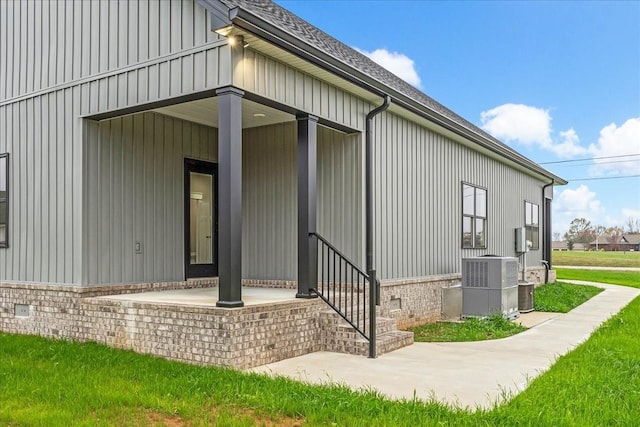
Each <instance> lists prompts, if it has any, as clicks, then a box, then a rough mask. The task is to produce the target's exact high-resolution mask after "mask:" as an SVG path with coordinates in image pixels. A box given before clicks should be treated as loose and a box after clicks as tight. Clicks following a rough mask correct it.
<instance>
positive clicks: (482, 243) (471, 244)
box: [462, 183, 487, 248]
mask: <svg viewBox="0 0 640 427" xmlns="http://www.w3.org/2000/svg"><path fill="white" fill-rule="evenodd" d="M486 235H487V190H486V189H484V188H480V187H475V186H473V185H470V184H465V183H463V184H462V247H463V248H486V247H487V241H486V240H487V239H486Z"/></svg>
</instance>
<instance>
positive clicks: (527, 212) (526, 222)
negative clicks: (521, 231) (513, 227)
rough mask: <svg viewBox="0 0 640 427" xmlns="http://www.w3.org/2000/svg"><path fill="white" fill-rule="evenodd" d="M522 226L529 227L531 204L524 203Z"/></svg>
mask: <svg viewBox="0 0 640 427" xmlns="http://www.w3.org/2000/svg"><path fill="white" fill-rule="evenodd" d="M524 225H531V203H529V202H524Z"/></svg>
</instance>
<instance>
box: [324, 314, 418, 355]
mask: <svg viewBox="0 0 640 427" xmlns="http://www.w3.org/2000/svg"><path fill="white" fill-rule="evenodd" d="M376 326H377V328H376V329H377V339H376V353H377V355H381V354H385V353H388V352H390V351H393V350H397V349H399V348H402V347H405V346H407V345H411V344H413V332H407V331H399V330H398V329H397V326H396V321H395V320H394V319H390V318H385V317H379V318H377V322H376ZM320 327H321V328H322V335H321V341H322V348H323V349H324V350H325V351H334V352H337V353H347V354H357V355H362V356H368V355H369V341H368V340H366V339H365V338H364V337H363V336H362V335H361V334H360V333H359V332H358V331H356V329H355V328H354V327H352V326H351V325H349V324H348V323H347V322H346V321H345V320H344V319H343V318H342V317H340V315H338V314H337V313H336V312H334V311H333V310H327V311H324V312H322V313H321V316H320ZM365 332H367V333H368V330H367V331H365Z"/></svg>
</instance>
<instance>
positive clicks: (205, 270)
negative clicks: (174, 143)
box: [184, 159, 218, 278]
mask: <svg viewBox="0 0 640 427" xmlns="http://www.w3.org/2000/svg"><path fill="white" fill-rule="evenodd" d="M217 178H218V168H217V165H216V164H215V163H208V162H203V161H200V160H192V159H185V161H184V192H185V197H184V218H185V245H184V247H185V266H186V272H185V273H186V276H187V278H189V277H214V276H217V275H218V253H217V251H218V238H217V236H218V180H217Z"/></svg>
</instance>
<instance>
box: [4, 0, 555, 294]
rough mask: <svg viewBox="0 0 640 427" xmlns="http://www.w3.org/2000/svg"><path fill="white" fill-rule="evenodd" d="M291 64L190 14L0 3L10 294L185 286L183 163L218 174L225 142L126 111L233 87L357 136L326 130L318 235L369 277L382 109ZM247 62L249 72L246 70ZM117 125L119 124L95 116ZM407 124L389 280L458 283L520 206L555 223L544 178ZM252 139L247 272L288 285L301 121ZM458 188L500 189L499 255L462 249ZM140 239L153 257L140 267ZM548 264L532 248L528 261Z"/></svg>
mask: <svg viewBox="0 0 640 427" xmlns="http://www.w3.org/2000/svg"><path fill="white" fill-rule="evenodd" d="M166 29H170V31H167V30H166ZM257 45H258V44H256V46H257ZM272 51H273V49H272ZM285 57H286V56H283V57H282V58H275V57H270V56H268V55H266V54H264V53H261V52H258V51H256V50H253V49H252V47H249V48H247V49H244V50H243V54H242V57H241V58H236V57H234V56H233V53H232V50H231V49H230V48H229V46H228V44H227V40H226V39H221V38H219V36H217V35H216V34H215V33H213V32H211V31H210V29H209V25H208V17H207V14H206V13H205V12H204V10H203V9H202V8H201V6H199V5H198V4H197V3H195V2H191V1H184V2H182V1H171V2H170V1H159V2H156V1H145V0H140V1H130V2H69V3H67V2H42V3H39V2H20V1H6V2H0V75H1V76H2V78H1V79H0V153H4V152H9V153H10V154H11V171H12V172H11V175H12V176H11V179H10V186H11V187H10V192H11V194H12V195H13V197H12V201H11V204H10V218H11V223H10V227H11V231H12V232H11V242H10V247H9V248H7V249H0V280H4V281H20V282H35V283H66V284H96V283H131V282H139V281H160V280H180V279H183V278H184V276H183V274H184V265H183V263H184V251H183V244H184V242H183V239H182V236H183V232H184V226H183V214H184V213H183V211H182V198H183V194H182V188H183V187H182V179H183V177H182V167H183V163H182V162H183V158H184V157H194V158H199V159H204V160H215V156H216V154H217V150H216V148H215V143H216V136H215V135H216V131H215V129H214V128H211V127H207V126H204V125H201V124H195V123H189V122H186V121H183V120H179V119H176V118H170V117H167V116H164V115H161V114H158V113H152V112H144V113H140V114H135V115H127V116H118V113H117V112H118V111H119V110H123V109H126V108H130V107H138V106H142V107H143V108H144V106H145V105H146V104H149V103H151V102H155V101H162V100H170V99H171V98H175V97H180V96H185V95H192V94H199V93H205V92H206V93H211V92H212V91H213V90H214V89H216V88H218V87H222V86H226V85H230V84H234V85H236V86H238V87H240V88H242V89H245V90H247V91H248V92H251V93H254V94H256V95H259V96H262V97H264V98H265V99H269V100H273V101H274V102H278V103H281V104H283V105H287V106H290V107H291V108H292V109H296V110H300V111H305V112H309V113H312V114H314V115H317V116H319V117H321V118H324V119H325V120H328V121H331V122H334V123H338V124H341V125H343V126H345V127H348V128H351V129H354V130H355V131H358V132H356V133H352V134H344V133H340V132H337V131H333V130H329V129H325V128H323V127H320V128H319V138H318V139H319V141H318V164H319V166H318V192H319V195H320V196H319V206H318V210H319V212H318V222H319V224H318V230H319V232H320V233H321V234H323V235H325V236H326V237H327V238H329V239H330V240H331V241H332V242H334V243H335V245H336V246H337V247H339V248H340V249H342V250H344V251H345V252H346V254H347V255H348V256H349V257H350V258H352V259H354V260H356V261H359V262H360V263H362V262H363V261H364V254H363V245H364V236H363V217H364V212H363V207H364V190H363V187H364V183H363V176H364V172H363V170H364V169H363V167H364V160H363V151H364V150H363V141H364V137H363V135H362V133H359V132H362V131H363V128H364V118H365V115H366V113H367V112H368V111H369V110H371V109H372V108H373V107H374V106H375V105H374V104H373V103H372V100H373V99H377V98H376V97H375V96H371V94H369V96H368V97H366V98H365V97H363V93H362V90H360V91H351V89H352V88H353V87H352V85H348V84H345V85H343V86H340V85H338V84H337V78H336V77H335V76H333V77H332V80H331V82H328V81H327V80H326V79H325V78H324V75H322V74H317V75H316V74H314V75H311V74H310V73H311V72H312V71H313V70H315V68H314V67H305V68H304V71H302V70H301V68H300V67H302V65H304V64H299V63H301V62H303V61H298V62H296V63H295V64H296V67H298V65H300V67H298V68H296V67H294V66H292V65H291V63H289V62H284V58H285ZM239 59H240V60H242V61H243V67H242V68H241V70H242V71H241V72H240V71H239V69H238V68H236V69H235V71H234V70H233V67H234V64H237V61H238V60H239ZM320 75H322V76H323V77H318V76H320ZM325 75H326V74H325ZM344 88H349V91H347V90H345V89H344ZM350 91H351V92H350ZM109 112H116V113H115V116H116V117H115V118H112V119H109V120H102V121H100V122H97V121H93V120H89V119H87V117H92V116H96V115H100V114H104V113H109ZM397 112H398V111H397V109H396V110H390V111H389V112H387V113H384V114H382V115H380V116H378V117H377V118H376V120H375V146H376V151H375V165H376V186H375V187H376V193H375V206H376V216H375V221H376V243H375V245H376V247H375V250H376V264H377V269H378V272H379V276H380V277H381V278H383V279H384V278H401V277H420V276H428V275H434V274H446V273H455V272H459V271H460V258H461V257H463V256H467V255H469V256H472V255H479V254H482V253H497V254H501V255H510V254H511V255H513V228H515V227H519V226H524V200H528V201H530V202H534V203H537V204H539V205H540V208H541V209H542V200H541V198H542V195H541V188H542V186H543V185H544V184H547V183H548V181H543V178H540V179H538V178H535V177H534V175H536V173H532V172H529V173H527V172H525V171H518V170H516V169H514V168H512V167H510V166H508V165H507V164H506V163H507V160H505V159H499V160H496V159H495V158H490V157H488V156H487V155H485V154H482V153H480V152H478V151H476V150H474V149H472V148H470V146H473V144H468V145H463V144H460V143H459V142H458V141H453V140H452V139H450V138H448V137H445V136H442V135H440V134H438V133H436V132H434V131H433V130H429V129H427V128H425V127H423V126H421V125H418V124H416V122H414V121H411V120H408V119H407V118H406V117H403V116H401V115H399V114H396V113H397ZM405 116H406V115H405ZM118 135H121V137H118ZM243 138H244V141H243V148H244V153H243V173H244V175H243V181H244V182H243V204H244V206H243V220H244V225H243V248H244V251H243V268H244V271H243V274H244V275H245V277H246V278H256V279H269V278H274V279H293V278H295V274H296V253H297V252H296V247H295V245H296V238H295V236H296V191H295V186H296V165H295V159H296V156H295V153H296V147H295V138H296V133H295V122H293V121H292V122H291V123H282V124H278V125H273V126H269V127H262V128H251V129H245V131H244V135H243ZM494 157H495V156H494ZM538 176H539V175H538ZM462 181H466V182H469V183H471V184H474V185H478V186H482V187H485V188H487V191H488V202H489V206H488V222H487V232H488V236H487V243H488V247H487V249H486V250H466V249H465V250H463V249H461V219H462V214H461V206H460V197H461V196H460V192H461V182H462ZM136 233H142V237H140V239H139V240H140V241H141V242H142V251H143V253H142V254H135V253H134V243H135V241H138V240H137V239H138V238H137V237H135V235H136ZM166 243H169V244H166ZM539 258H540V252H539V251H534V252H532V253H531V255H530V256H529V257H528V263H529V264H530V265H533V264H538V263H539Z"/></svg>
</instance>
